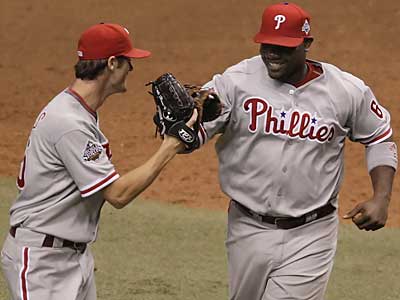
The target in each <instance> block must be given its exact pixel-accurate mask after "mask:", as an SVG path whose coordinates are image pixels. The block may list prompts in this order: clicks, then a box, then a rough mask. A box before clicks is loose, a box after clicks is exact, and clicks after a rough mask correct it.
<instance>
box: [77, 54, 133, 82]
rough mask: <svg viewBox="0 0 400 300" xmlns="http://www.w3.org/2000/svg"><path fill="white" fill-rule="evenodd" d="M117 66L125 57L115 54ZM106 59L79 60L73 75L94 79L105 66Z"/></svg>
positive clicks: (84, 78) (83, 78)
mask: <svg viewBox="0 0 400 300" xmlns="http://www.w3.org/2000/svg"><path fill="white" fill-rule="evenodd" d="M116 58H117V61H118V66H120V65H121V64H122V62H123V60H126V59H127V58H126V57H124V56H117V57H116ZM107 61H108V59H106V58H105V59H93V60H79V61H78V62H77V63H76V64H75V66H74V69H75V77H76V78H79V79H82V80H94V79H96V78H97V77H98V76H100V75H101V74H102V73H103V72H104V70H105V68H106V67H107Z"/></svg>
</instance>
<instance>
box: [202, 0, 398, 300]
mask: <svg viewBox="0 0 400 300" xmlns="http://www.w3.org/2000/svg"><path fill="white" fill-rule="evenodd" d="M310 30H311V24H310V16H309V14H308V13H307V12H305V11H304V10H303V9H302V8H300V7H299V6H297V5H295V4H292V3H282V4H275V5H271V6H269V7H267V8H266V9H265V11H264V13H263V16H262V24H261V28H260V31H259V32H258V33H257V35H256V36H255V38H254V41H255V42H256V43H259V44H260V53H259V55H257V56H255V57H252V58H249V59H245V60H243V61H241V62H240V63H238V64H237V65H234V66H232V67H230V68H228V69H227V70H226V71H225V72H224V73H223V74H220V75H215V76H214V77H213V79H212V80H211V81H210V82H208V83H207V84H206V85H205V87H206V88H212V89H214V91H215V92H216V93H217V94H218V95H219V97H220V98H221V101H223V103H224V109H223V113H222V115H221V116H220V117H219V118H218V119H216V120H215V121H212V122H207V123H204V124H203V128H202V130H201V131H200V133H201V134H199V137H200V139H201V141H202V143H205V142H206V141H207V140H208V139H210V138H211V137H213V136H214V135H216V134H221V135H220V137H219V138H218V141H217V143H216V151H217V154H218V158H219V177H220V185H221V188H222V190H223V191H224V192H225V193H226V194H227V195H228V196H229V197H230V198H231V199H232V200H231V202H230V207H229V213H228V233H227V241H226V247H227V253H228V264H229V293H230V299H234V300H250V299H251V300H260V299H263V300H278V299H279V300H283V299H285V300H289V299H291V300H302V299H303V300H306V299H307V300H320V299H323V296H324V292H325V289H326V286H327V282H328V278H329V275H330V272H331V269H332V265H333V258H334V255H335V250H336V242H337V229H338V217H337V211H336V208H337V206H338V193H339V188H340V186H341V182H342V178H343V155H344V151H343V149H344V143H345V139H346V137H348V138H349V139H350V140H352V141H355V142H360V143H362V144H364V145H365V147H366V148H365V149H366V161H367V164H368V172H369V174H370V176H371V179H372V186H373V190H374V193H373V195H372V197H371V198H370V199H368V200H366V201H363V202H360V203H359V204H358V205H357V206H356V207H355V208H354V209H353V210H352V211H350V212H349V213H348V214H347V215H346V216H344V217H345V218H351V219H352V220H353V222H354V223H355V224H356V225H357V226H358V228H360V229H364V230H377V229H379V228H381V227H383V226H384V225H385V222H386V219H387V215H388V204H389V200H390V195H391V189H392V181H393V176H394V173H395V170H396V168H397V153H396V145H395V143H393V142H392V139H391V136H392V129H391V127H390V115H389V113H388V111H387V110H386V109H385V108H383V107H382V106H381V105H380V104H379V102H378V100H377V99H376V97H375V96H374V94H373V93H372V91H371V89H370V88H369V87H368V86H367V85H365V83H364V82H363V81H361V80H360V79H358V78H356V77H354V76H353V75H351V74H349V73H346V72H344V71H342V70H340V69H339V68H337V67H335V66H333V65H331V64H328V63H323V62H318V61H313V60H309V59H306V54H307V51H308V49H309V48H310V46H311V43H312V41H313V37H312V36H311V31H310Z"/></svg>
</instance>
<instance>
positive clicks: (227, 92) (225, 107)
mask: <svg viewBox="0 0 400 300" xmlns="http://www.w3.org/2000/svg"><path fill="white" fill-rule="evenodd" d="M203 88H204V89H210V90H212V91H213V92H214V93H215V94H216V95H217V96H218V97H219V99H220V101H221V104H222V111H221V114H220V116H219V117H218V118H216V119H215V120H213V121H210V122H204V123H200V128H199V132H198V137H199V140H200V146H203V145H204V144H206V143H207V142H208V141H209V140H211V139H212V138H213V137H214V136H215V135H217V134H221V133H224V131H225V127H226V125H227V123H228V122H229V120H230V117H231V110H232V105H233V104H232V99H233V98H234V97H233V96H232V95H231V94H232V93H233V92H232V88H231V85H230V81H229V79H227V77H226V76H225V74H223V75H219V74H217V75H215V76H214V77H213V79H212V80H211V81H209V82H207V83H206V84H205V85H204V86H203Z"/></svg>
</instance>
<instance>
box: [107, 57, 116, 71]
mask: <svg viewBox="0 0 400 300" xmlns="http://www.w3.org/2000/svg"><path fill="white" fill-rule="evenodd" d="M107 67H108V69H110V70H111V71H113V70H114V69H116V68H117V67H118V60H117V58H116V57H115V56H110V57H109V58H108V59H107Z"/></svg>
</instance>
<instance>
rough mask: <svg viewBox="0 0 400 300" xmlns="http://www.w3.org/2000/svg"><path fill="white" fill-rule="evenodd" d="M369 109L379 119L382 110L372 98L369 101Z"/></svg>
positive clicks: (381, 116) (381, 115)
mask: <svg viewBox="0 0 400 300" xmlns="http://www.w3.org/2000/svg"><path fill="white" fill-rule="evenodd" d="M371 110H372V112H374V113H375V114H376V115H377V116H378V118H379V119H382V118H383V112H382V110H381V109H380V108H379V105H378V103H377V102H376V101H375V100H372V102H371Z"/></svg>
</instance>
